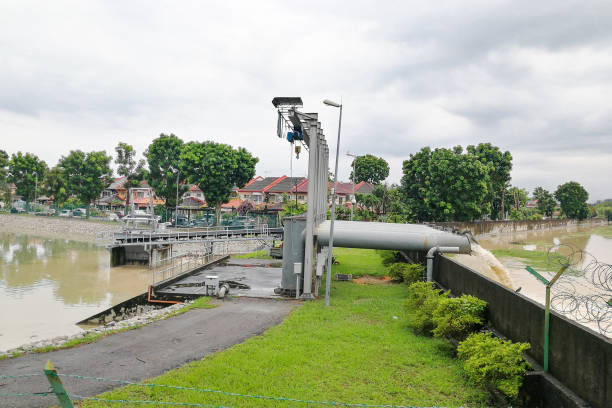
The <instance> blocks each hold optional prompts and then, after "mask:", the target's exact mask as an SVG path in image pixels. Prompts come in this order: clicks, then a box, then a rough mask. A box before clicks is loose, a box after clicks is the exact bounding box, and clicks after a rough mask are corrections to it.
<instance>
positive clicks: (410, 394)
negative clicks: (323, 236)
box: [83, 249, 488, 407]
mask: <svg viewBox="0 0 612 408" xmlns="http://www.w3.org/2000/svg"><path fill="white" fill-rule="evenodd" d="M336 255H337V257H338V260H339V262H340V265H338V266H337V269H340V267H342V268H345V270H346V271H349V270H350V271H352V273H354V274H355V271H364V272H363V273H366V272H365V271H367V274H370V275H379V276H380V275H383V274H384V273H383V269H384V268H383V267H382V265H381V264H380V256H379V254H378V253H377V252H375V251H365V250H344V249H343V250H338V251H337V252H336ZM337 269H336V271H337ZM405 297H406V286H404V285H400V284H391V285H358V284H355V283H352V282H333V283H332V296H331V306H330V307H328V308H326V307H325V305H324V302H323V300H322V299H320V300H316V301H311V302H306V303H304V304H303V306H301V307H299V308H297V309H296V310H294V311H293V312H292V313H291V314H290V315H289V316H288V317H287V318H286V319H285V321H284V322H283V323H281V324H280V325H278V326H275V327H273V328H271V329H269V330H268V331H266V332H265V333H264V334H263V335H261V336H256V337H252V338H250V339H249V340H247V341H245V342H244V343H242V344H238V345H236V346H234V347H232V348H230V349H228V350H225V351H221V352H218V353H215V354H213V355H210V356H208V357H206V358H204V359H202V360H200V361H195V362H192V363H189V364H187V365H185V366H183V367H181V368H178V369H175V370H171V371H169V372H167V373H165V374H163V375H161V376H159V377H157V378H153V379H151V382H153V383H155V384H167V385H173V386H181V387H195V388H205V389H212V390H221V391H226V392H234V393H240V394H254V395H264V396H274V397H288V398H296V399H300V400H317V401H336V402H344V403H361V404H394V405H411V406H428V407H429V406H447V407H449V406H486V403H487V401H488V394H487V392H486V391H485V390H483V389H481V388H479V387H474V386H472V385H470V384H468V383H467V380H466V379H465V378H464V376H463V374H462V370H461V368H460V364H459V362H458V360H456V359H455V358H453V357H452V351H451V347H450V346H449V345H448V344H447V343H446V342H444V341H442V340H438V339H434V338H430V337H423V336H419V335H416V334H413V333H412V332H411V331H410V330H409V329H408V328H407V327H406V317H407V316H406V313H407V311H406V309H405V307H404V300H405ZM100 397H101V398H107V399H122V400H151V401H169V402H188V403H199V404H211V405H223V406H232V407H307V406H317V405H313V404H304V403H298V402H288V401H287V402H284V401H274V400H264V399H251V398H244V397H234V396H226V395H221V394H218V393H203V392H195V391H186V390H178V389H171V388H150V387H136V386H127V387H124V388H121V389H117V390H115V391H112V392H109V393H106V394H103V395H102V396H100ZM83 406H84V407H102V406H116V405H115V404H110V403H109V404H107V405H104V403H102V402H93V401H88V402H85V403H83ZM122 406H132V405H122ZM133 406H140V405H133Z"/></svg>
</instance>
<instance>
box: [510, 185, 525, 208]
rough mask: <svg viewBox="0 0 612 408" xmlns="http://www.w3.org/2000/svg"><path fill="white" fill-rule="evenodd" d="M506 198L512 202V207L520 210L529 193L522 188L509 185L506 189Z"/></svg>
mask: <svg viewBox="0 0 612 408" xmlns="http://www.w3.org/2000/svg"><path fill="white" fill-rule="evenodd" d="M506 200H507V201H509V202H511V203H512V208H514V209H515V210H517V211H520V209H521V208H523V207H524V206H525V204H526V203H527V201H528V200H529V193H528V192H527V190H525V189H524V188H519V187H510V188H509V189H508V190H507V191H506Z"/></svg>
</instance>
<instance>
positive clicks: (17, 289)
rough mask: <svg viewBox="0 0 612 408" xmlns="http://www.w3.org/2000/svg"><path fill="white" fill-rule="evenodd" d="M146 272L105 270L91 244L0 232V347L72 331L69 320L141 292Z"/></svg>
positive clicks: (103, 256)
mask: <svg viewBox="0 0 612 408" xmlns="http://www.w3.org/2000/svg"><path fill="white" fill-rule="evenodd" d="M150 281H151V271H150V270H149V269H148V268H143V267H137V266H122V267H116V268H111V267H110V255H109V252H108V251H107V250H106V249H105V248H103V247H100V246H98V245H96V244H91V243H85V242H77V241H69V240H64V239H50V238H40V237H35V236H30V235H16V234H11V233H0V351H5V350H8V349H11V348H14V347H17V346H19V345H22V344H25V343H31V342H34V341H38V340H41V339H49V338H53V337H57V336H65V335H71V334H75V333H78V332H80V331H81V329H80V328H79V327H78V326H77V325H76V324H75V322H78V321H80V320H82V319H84V318H86V317H89V316H91V315H93V314H95V313H97V312H99V311H101V310H103V309H105V308H108V307H110V306H112V305H113V304H116V303H119V302H121V301H123V300H126V299H129V298H131V297H133V296H136V295H138V294H140V293H143V292H145V291H146V288H147V285H148V284H149V283H150Z"/></svg>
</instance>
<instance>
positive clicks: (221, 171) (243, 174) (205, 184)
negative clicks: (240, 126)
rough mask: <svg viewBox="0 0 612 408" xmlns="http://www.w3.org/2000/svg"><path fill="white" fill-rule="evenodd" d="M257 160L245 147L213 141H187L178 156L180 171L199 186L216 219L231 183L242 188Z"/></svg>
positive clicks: (229, 193)
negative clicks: (214, 212)
mask: <svg viewBox="0 0 612 408" xmlns="http://www.w3.org/2000/svg"><path fill="white" fill-rule="evenodd" d="M258 160H259V159H257V158H256V157H253V156H251V154H250V153H249V152H248V151H247V150H246V149H243V148H238V149H237V150H234V149H232V147H231V146H229V145H226V144H222V143H215V142H203V143H199V142H189V143H187V144H185V145H184V146H183V149H182V152H181V155H180V161H181V163H182V167H181V171H182V172H183V174H185V175H186V176H187V179H188V181H189V182H190V183H193V184H198V185H199V186H200V189H201V190H202V192H203V193H204V197H205V198H206V203H207V204H208V205H209V206H211V207H215V209H216V212H217V222H219V218H220V214H221V205H222V204H223V203H227V202H228V201H229V199H230V196H231V194H232V191H233V189H234V186H236V187H243V186H244V185H245V184H246V183H247V182H248V181H249V180H250V179H252V178H253V176H254V175H255V164H256V163H257V162H258Z"/></svg>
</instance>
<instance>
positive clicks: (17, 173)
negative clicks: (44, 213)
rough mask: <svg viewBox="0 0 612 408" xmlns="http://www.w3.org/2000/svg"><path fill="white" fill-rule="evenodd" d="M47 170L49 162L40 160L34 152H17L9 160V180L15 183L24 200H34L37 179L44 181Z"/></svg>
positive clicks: (39, 182)
mask: <svg viewBox="0 0 612 408" xmlns="http://www.w3.org/2000/svg"><path fill="white" fill-rule="evenodd" d="M46 172H47V163H45V162H44V161H42V160H40V159H39V158H38V156H36V155H35V154H32V153H26V154H23V153H21V152H17V153H15V154H13V155H11V160H10V161H9V173H8V181H10V182H12V183H15V185H16V186H17V194H19V195H22V196H23V197H24V200H26V201H29V200H34V198H35V197H34V189H35V187H36V181H37V180H38V185H39V186H40V184H41V183H42V181H43V179H44V177H45V173H46Z"/></svg>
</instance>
